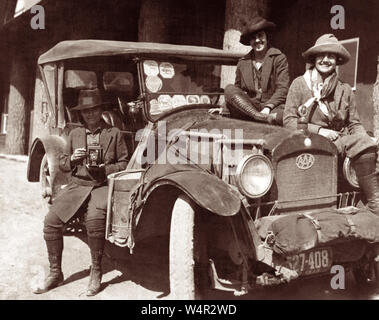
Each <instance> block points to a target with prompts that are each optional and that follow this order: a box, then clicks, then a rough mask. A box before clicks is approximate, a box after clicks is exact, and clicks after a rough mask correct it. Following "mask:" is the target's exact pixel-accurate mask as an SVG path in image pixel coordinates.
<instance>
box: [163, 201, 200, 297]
mask: <svg viewBox="0 0 379 320" xmlns="http://www.w3.org/2000/svg"><path fill="white" fill-rule="evenodd" d="M195 208H196V206H195V204H194V203H193V201H192V200H191V199H190V198H189V197H188V196H187V195H180V196H179V197H178V199H177V200H176V202H175V204H174V207H173V210H172V216H171V227H170V246H169V250H170V251H169V273H170V274H169V276H170V295H171V298H172V299H174V300H195V299H200V298H201V292H200V291H201V290H200V289H201V288H202V285H203V283H201V282H202V281H203V280H204V273H205V274H206V267H205V268H203V266H205V265H206V264H202V263H203V262H204V261H206V260H205V253H206V246H205V243H204V241H203V233H202V232H201V224H200V223H197V222H198V220H199V216H198V213H197V212H196V210H195Z"/></svg>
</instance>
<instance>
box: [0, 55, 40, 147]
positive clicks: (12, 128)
mask: <svg viewBox="0 0 379 320" xmlns="http://www.w3.org/2000/svg"><path fill="white" fill-rule="evenodd" d="M31 70H33V68H30V66H29V65H28V64H27V59H26V57H24V56H22V55H19V54H14V55H13V61H12V69H11V77H10V89H9V98H8V123H7V136H6V139H5V145H6V148H5V151H6V152H7V153H8V154H26V153H27V152H28V150H27V149H28V132H29V120H30V119H29V118H30V114H29V111H30V108H29V106H28V103H30V92H31V91H30V81H31V79H32V76H33V75H32V72H31Z"/></svg>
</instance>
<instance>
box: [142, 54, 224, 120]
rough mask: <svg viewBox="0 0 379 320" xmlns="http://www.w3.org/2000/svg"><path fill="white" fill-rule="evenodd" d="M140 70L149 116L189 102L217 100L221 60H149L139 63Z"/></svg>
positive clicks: (219, 90)
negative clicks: (141, 71)
mask: <svg viewBox="0 0 379 320" xmlns="http://www.w3.org/2000/svg"><path fill="white" fill-rule="evenodd" d="M142 69H143V85H144V87H145V92H146V93H147V97H148V103H149V110H150V115H152V116H157V115H160V114H163V113H165V112H167V111H171V110H173V109H176V108H180V107H183V106H187V105H191V104H216V103H217V102H219V100H220V99H219V98H220V95H221V93H222V91H223V90H221V89H220V84H221V83H220V80H221V69H222V64H221V63H217V62H216V63H215V62H199V61H185V62H171V61H170V62H168V61H164V60H152V59H149V60H144V61H143V62H142Z"/></svg>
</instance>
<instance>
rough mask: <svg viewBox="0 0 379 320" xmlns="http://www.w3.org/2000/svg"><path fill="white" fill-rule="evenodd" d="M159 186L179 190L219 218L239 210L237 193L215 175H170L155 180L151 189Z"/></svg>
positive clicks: (187, 172)
mask: <svg viewBox="0 0 379 320" xmlns="http://www.w3.org/2000/svg"><path fill="white" fill-rule="evenodd" d="M160 184H171V185H173V186H175V187H176V188H179V189H180V190H182V191H183V192H185V193H186V194H187V195H188V196H189V197H190V198H191V199H192V200H193V201H194V202H195V203H196V204H197V205H199V206H200V207H202V208H204V209H206V210H208V211H210V212H213V213H215V214H217V215H220V216H234V215H235V214H237V213H238V212H239V210H240V208H241V201H240V198H239V193H238V192H237V191H236V190H234V189H233V188H232V187H231V186H229V185H228V184H226V183H225V182H224V181H222V180H221V179H219V178H218V177H216V176H215V175H211V174H209V173H206V172H204V171H200V170H190V171H181V172H175V173H171V174H169V175H167V176H164V177H162V178H160V179H159V180H157V181H156V182H155V183H154V184H153V185H152V186H151V189H154V188H156V187H157V186H158V185H160Z"/></svg>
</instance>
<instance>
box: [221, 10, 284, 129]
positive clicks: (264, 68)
mask: <svg viewBox="0 0 379 320" xmlns="http://www.w3.org/2000/svg"><path fill="white" fill-rule="evenodd" d="M274 28H275V24H274V23H272V22H270V21H267V20H265V19H263V18H262V17H256V18H254V19H253V20H252V21H251V23H250V24H249V25H247V26H246V28H245V29H244V30H243V32H242V35H241V39H240V42H241V43H242V44H244V45H250V46H251V47H252V50H251V51H250V52H249V53H248V54H247V55H246V56H245V57H243V58H241V59H240V61H239V62H238V65H237V70H236V79H235V84H234V85H231V84H230V85H227V86H226V87H225V99H226V102H227V107H228V109H229V111H230V114H231V116H232V117H238V118H241V117H242V118H244V119H253V120H256V121H261V122H268V123H275V124H280V125H282V124H283V109H284V103H285V101H286V96H287V92H288V88H289V73H288V62H287V57H286V56H285V55H284V54H283V53H282V52H281V51H280V50H279V49H276V48H274V47H271V46H270V45H269V41H268V31H270V30H273V29H274Z"/></svg>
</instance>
